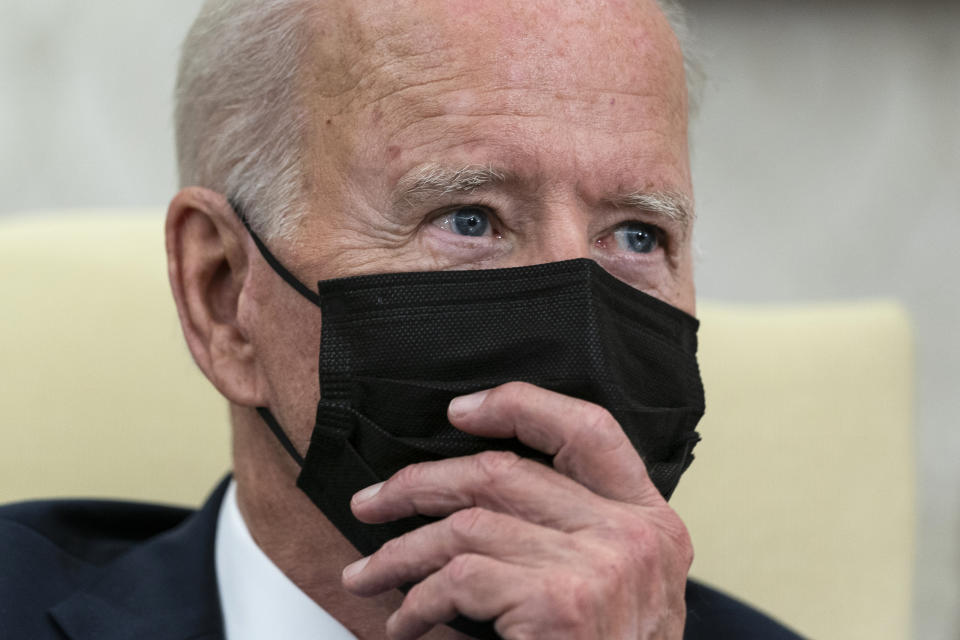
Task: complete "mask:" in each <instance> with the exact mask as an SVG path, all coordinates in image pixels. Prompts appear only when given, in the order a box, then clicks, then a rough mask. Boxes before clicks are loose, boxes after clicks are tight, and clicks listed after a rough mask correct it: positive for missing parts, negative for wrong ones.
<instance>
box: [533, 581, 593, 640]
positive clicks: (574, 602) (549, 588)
mask: <svg viewBox="0 0 960 640" xmlns="http://www.w3.org/2000/svg"><path fill="white" fill-rule="evenodd" d="M544 597H545V603H544V606H545V610H547V611H552V612H556V618H555V620H554V624H556V626H558V627H559V628H561V629H576V628H578V627H579V626H581V625H582V623H583V621H584V619H587V618H588V611H589V610H590V608H591V607H592V603H593V599H594V594H593V590H592V589H591V588H590V585H588V584H587V583H586V582H585V581H584V580H583V579H582V578H581V577H580V576H578V575H567V576H564V577H563V578H557V579H553V580H550V581H548V582H547V583H546V584H545V587H544Z"/></svg>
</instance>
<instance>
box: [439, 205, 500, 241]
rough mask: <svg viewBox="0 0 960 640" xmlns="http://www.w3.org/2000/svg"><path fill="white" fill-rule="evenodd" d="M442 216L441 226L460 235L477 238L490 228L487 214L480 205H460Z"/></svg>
mask: <svg viewBox="0 0 960 640" xmlns="http://www.w3.org/2000/svg"><path fill="white" fill-rule="evenodd" d="M444 218H445V219H444V224H443V225H442V226H443V227H445V228H447V229H449V230H451V231H453V232H454V233H457V234H459V235H461V236H470V237H473V238H479V237H480V236H483V235H484V234H486V232H487V229H489V228H490V219H489V216H488V215H487V212H486V211H484V210H483V209H481V208H480V207H460V208H459V209H456V210H454V211H452V212H450V213H448V214H447V215H446V216H444Z"/></svg>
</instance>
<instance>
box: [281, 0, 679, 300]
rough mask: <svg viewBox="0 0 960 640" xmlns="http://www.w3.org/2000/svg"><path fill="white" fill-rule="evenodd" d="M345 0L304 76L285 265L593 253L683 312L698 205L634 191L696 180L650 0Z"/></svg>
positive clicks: (667, 48)
mask: <svg viewBox="0 0 960 640" xmlns="http://www.w3.org/2000/svg"><path fill="white" fill-rule="evenodd" d="M347 4H348V5H351V6H348V7H345V8H344V9H343V12H344V15H342V16H340V17H339V18H338V19H337V22H338V23H339V24H338V27H337V28H336V29H334V28H332V27H331V28H325V25H324V21H321V22H320V24H319V25H318V26H317V27H316V28H317V31H318V37H317V39H316V46H315V49H314V51H313V52H312V56H313V62H312V63H311V65H310V68H309V71H308V73H307V74H306V76H307V77H306V78H305V79H304V86H305V91H306V93H307V95H308V99H309V103H310V105H311V107H312V112H313V113H315V114H316V115H315V118H314V122H313V124H314V133H313V138H312V140H311V144H310V147H311V148H312V150H313V153H312V154H311V155H310V157H309V158H308V159H307V162H308V166H309V167H310V175H311V176H312V179H313V181H314V183H313V189H312V193H311V194H310V198H309V200H310V203H311V206H312V211H310V212H309V214H308V215H307V216H306V219H305V223H304V225H303V226H302V229H301V231H300V234H299V236H298V238H297V242H296V243H295V244H294V245H293V246H291V247H287V248H285V249H284V251H283V253H284V257H285V258H286V259H287V260H288V261H289V262H290V263H291V264H292V266H293V267H294V270H295V272H296V273H298V274H300V275H302V276H303V277H304V279H305V280H307V281H311V280H317V279H327V278H333V277H340V276H346V275H356V274H366V273H376V272H388V271H419V270H440V269H474V268H495V267H510V266H518V265H527V264H536V263H541V262H549V261H554V260H563V259H568V258H576V257H589V258H593V259H594V260H596V261H597V262H598V263H600V264H601V265H602V266H603V267H604V268H605V269H607V270H608V271H609V272H611V273H612V274H614V275H616V276H617V277H619V278H620V279H622V280H624V281H626V282H628V283H630V284H632V285H634V286H635V287H637V288H639V289H641V290H643V291H646V292H648V293H650V294H651V295H654V296H656V297H659V298H661V299H663V300H665V301H667V302H669V303H671V304H673V305H675V306H678V307H680V308H682V309H684V310H686V311H688V312H691V313H692V312H693V307H694V292H693V281H692V272H691V271H692V270H691V259H690V229H689V222H691V221H690V220H683V219H678V218H680V217H681V216H673V219H672V218H671V217H669V216H666V215H663V213H658V212H657V211H655V210H654V209H656V207H651V206H649V199H645V198H644V197H642V196H644V195H650V194H659V195H660V196H661V197H662V199H663V198H665V199H666V201H667V202H668V203H672V204H682V201H683V200H684V199H687V200H689V199H690V192H691V186H690V172H689V163H688V155H687V141H686V114H687V105H686V88H685V85H684V77H683V63H682V55H681V53H680V50H679V47H678V44H677V43H676V40H675V38H674V36H673V34H672V32H671V31H670V28H669V26H668V24H667V22H666V20H665V18H664V17H663V16H662V14H661V13H660V12H659V10H657V9H656V8H655V6H654V3H652V2H645V1H642V0H638V1H634V2H628V1H624V2H612V1H611V2H591V3H579V2H557V1H556V0H549V1H546V2H531V1H530V0H524V1H516V2H497V3H475V2H466V1H464V2H450V1H449V0H442V1H439V0H438V1H436V2H415V3H413V2H411V3H406V2H392V3H371V4H370V6H366V5H364V4H363V3H357V4H353V3H347ZM345 70H346V73H344V71H345ZM638 195H640V196H641V197H638ZM686 213H687V214H688V215H689V214H692V212H690V211H687V212H686Z"/></svg>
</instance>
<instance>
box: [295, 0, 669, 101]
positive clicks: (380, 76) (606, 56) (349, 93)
mask: <svg viewBox="0 0 960 640" xmlns="http://www.w3.org/2000/svg"><path fill="white" fill-rule="evenodd" d="M316 31H317V38H316V40H315V51H314V55H313V60H312V61H311V65H312V68H311V73H310V74H309V77H308V82H309V83H310V85H311V86H310V88H309V90H310V92H311V93H312V94H313V95H315V96H317V97H318V98H320V97H322V98H325V99H326V100H327V101H330V102H331V104H327V105H324V106H326V107H327V108H325V109H323V110H324V111H326V112H328V113H329V112H330V111H331V109H330V108H331V107H334V104H335V105H336V106H335V112H341V113H343V112H346V111H348V110H350V109H351V108H353V109H356V108H362V106H364V105H370V104H372V103H374V102H378V101H384V100H385V99H386V98H389V97H391V96H396V97H398V98H402V97H403V93H404V92H411V93H416V92H415V89H417V88H418V87H419V88H425V87H429V85H430V84H432V83H438V84H443V83H451V82H458V81H464V80H468V81H469V82H470V83H471V84H472V85H473V86H475V87H486V88H488V89H493V90H496V89H508V88H511V87H513V88H523V89H526V90H530V89H542V90H543V91H569V92H581V93H582V94H583V95H590V94H598V95H599V94H601V93H603V94H616V93H623V94H626V95H636V94H653V93H659V94H660V95H661V96H662V99H663V100H664V101H665V103H667V104H669V106H670V108H671V109H673V108H676V109H678V110H681V111H682V113H683V114H685V109H686V87H685V84H684V80H683V56H682V52H681V50H680V46H679V43H678V42H677V40H676V38H675V36H674V34H673V33H672V31H671V30H670V26H669V24H668V22H667V20H666V18H665V16H664V15H663V14H662V12H661V11H660V9H659V7H657V5H656V3H655V2H653V0H591V1H578V0H499V1H490V2H476V1H475V0H418V1H412V0H408V1H389V0H386V1H384V0H380V1H371V2H343V3H340V4H338V5H337V6H336V7H335V8H333V7H332V8H331V11H330V12H327V14H326V16H325V17H324V18H323V19H321V20H319V21H318V22H317V23H316Z"/></svg>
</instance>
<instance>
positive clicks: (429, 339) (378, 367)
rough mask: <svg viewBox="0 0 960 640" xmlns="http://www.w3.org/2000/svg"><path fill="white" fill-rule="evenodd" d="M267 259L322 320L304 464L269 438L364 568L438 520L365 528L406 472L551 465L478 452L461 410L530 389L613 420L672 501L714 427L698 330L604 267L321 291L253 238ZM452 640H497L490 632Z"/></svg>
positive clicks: (345, 284) (483, 627)
mask: <svg viewBox="0 0 960 640" xmlns="http://www.w3.org/2000/svg"><path fill="white" fill-rule="evenodd" d="M251 234H252V235H253V238H254V240H255V242H256V243H257V246H258V247H259V249H260V251H261V253H262V254H263V255H264V258H265V259H266V260H267V262H268V263H269V264H270V265H271V267H272V268H273V269H274V270H275V271H276V272H277V273H278V274H279V275H280V276H281V277H282V278H284V279H285V280H286V281H287V282H288V283H290V284H291V286H293V287H294V288H295V289H297V290H298V291H299V292H300V293H301V294H303V295H304V297H306V298H307V299H309V300H310V301H311V302H313V303H314V304H316V305H317V306H318V307H320V313H319V317H318V321H322V326H321V339H320V345H319V381H318V382H319V385H320V401H319V403H318V406H317V414H316V422H315V426H314V429H313V433H312V436H311V439H310V444H309V447H308V448H307V452H306V456H305V457H303V458H301V456H300V454H299V453H298V452H297V451H296V449H295V448H294V447H293V445H292V444H291V443H290V441H289V438H288V437H287V436H286V432H285V431H284V430H283V428H282V426H281V425H279V424H278V422H277V421H276V419H275V418H274V416H273V414H272V413H271V412H270V411H269V409H268V408H265V407H261V408H259V409H258V411H259V413H260V415H261V416H262V417H263V419H264V420H265V422H266V423H267V425H268V426H269V427H270V428H271V430H272V431H273V432H274V434H275V435H276V436H277V437H278V438H279V439H280V441H281V443H282V444H283V446H284V447H285V448H286V449H287V451H288V452H290V454H291V456H293V457H294V459H295V460H297V462H298V463H299V464H300V465H301V472H300V474H299V476H298V478H297V486H298V487H300V489H301V490H303V491H304V493H306V494H307V496H309V497H310V499H311V500H312V501H313V503H314V504H315V505H316V506H317V507H318V508H320V509H321V511H323V513H324V514H325V515H326V517H327V518H328V519H329V520H330V521H331V522H332V523H333V524H334V525H335V526H336V527H337V528H338V529H339V530H340V532H341V533H342V534H343V535H344V536H345V537H346V538H347V539H348V540H349V541H350V542H351V543H352V544H353V545H354V546H355V547H356V548H357V549H358V550H359V551H360V552H361V553H362V554H364V555H369V554H371V553H373V552H374V551H376V550H377V549H379V548H380V546H381V545H382V544H383V543H384V542H386V541H387V540H390V539H391V538H395V537H398V536H401V535H403V534H404V533H407V532H409V531H412V530H413V529H415V528H417V527H419V526H421V525H423V524H426V523H428V522H432V521H433V520H434V519H432V518H427V517H421V516H416V517H412V518H406V519H403V520H399V521H395V522H391V523H386V524H380V525H367V524H363V523H361V522H360V521H358V520H357V519H356V518H355V517H354V516H353V514H352V513H351V511H350V498H351V496H352V495H353V494H354V493H356V492H357V491H359V490H361V489H363V488H365V487H367V486H369V485H371V484H375V483H377V482H380V481H383V480H386V479H387V478H389V477H390V476H391V475H393V474H394V473H396V472H397V471H399V470H400V469H402V468H403V467H405V466H407V465H409V464H412V463H416V462H425V461H431V460H440V459H444V458H451V457H457V456H468V455H472V454H476V453H479V452H481V451H487V450H508V451H513V452H515V453H517V454H519V455H522V456H527V457H530V458H533V459H536V460H539V461H541V462H543V463H545V464H550V463H551V460H550V459H549V458H548V456H546V455H545V454H543V453H541V452H538V451H535V450H533V449H530V448H529V447H526V446H525V445H523V444H522V443H520V442H519V441H517V440H515V439H491V438H482V437H478V436H474V435H471V434H467V433H464V432H462V431H459V430H457V429H456V428H454V427H453V426H452V425H451V424H450V423H449V422H448V421H447V418H446V411H447V406H448V404H449V403H450V401H451V400H452V399H453V398H455V397H457V396H460V395H464V394H468V393H473V392H475V391H481V390H484V389H489V388H491V387H495V386H497V385H500V384H504V383H506V382H511V381H524V382H529V383H531V384H535V385H537V386H540V387H543V388H546V389H550V390H553V391H557V392H559V393H563V394H566V395H570V396H573V397H576V398H581V399H583V400H586V401H589V402H592V403H595V404H598V405H600V406H602V407H605V408H606V409H607V410H608V411H610V413H611V414H612V415H613V416H614V418H615V419H616V420H617V422H618V423H619V424H620V426H621V427H622V428H623V430H624V432H625V433H626V435H627V437H628V438H629V439H630V442H631V443H632V444H633V446H634V447H635V448H636V450H637V451H638V452H639V453H640V455H641V457H642V458H643V460H644V462H645V463H646V465H647V470H648V473H649V475H650V478H651V480H652V481H653V483H654V484H655V485H656V487H657V489H658V490H659V491H660V493H661V494H662V495H663V496H664V497H665V498H668V499H669V497H670V495H671V494H672V492H673V490H674V488H675V487H676V485H677V482H678V480H679V479H680V476H681V474H682V473H683V471H684V470H686V468H687V467H688V466H689V465H690V463H691V462H692V460H693V453H692V451H693V448H694V445H695V444H696V443H697V441H698V440H699V435H698V434H697V432H696V430H695V429H696V425H697V422H698V421H699V420H700V418H701V416H702V415H703V412H704V394H703V386H702V383H701V380H700V372H699V368H698V365H697V360H696V351H697V328H698V325H699V323H698V321H697V319H696V318H694V317H693V316H691V315H689V314H687V313H685V312H683V311H681V310H679V309H677V308H675V307H673V306H671V305H669V304H667V303H665V302H663V301H661V300H658V299H656V298H654V297H652V296H650V295H647V294H645V293H643V292H641V291H638V290H636V289H634V288H633V287H631V286H629V285H627V284H625V283H623V282H621V281H620V280H618V279H617V278H615V277H614V276H612V275H610V274H609V273H607V272H606V271H605V270H604V269H603V268H602V267H600V266H599V265H598V264H597V263H596V262H594V261H592V260H588V259H575V260H567V261H563V262H553V263H547V264H540V265H533V266H525V267H514V268H506V269H484V270H473V271H434V272H422V273H389V274H377V275H365V276H354V277H348V278H340V279H336V280H327V281H321V282H319V283H318V285H317V289H316V290H311V289H309V288H308V287H306V286H305V285H304V284H302V283H301V282H300V281H299V280H297V279H296V278H295V277H294V276H293V275H292V274H291V273H290V272H289V271H287V270H286V269H285V268H284V267H283V265H282V264H281V263H280V262H279V261H278V260H277V259H276V258H275V257H274V256H273V255H272V254H271V253H270V252H269V250H268V248H267V247H266V245H264V244H263V242H261V241H260V239H259V238H258V237H257V236H256V235H255V234H253V232H252V231H251ZM451 626H453V627H454V628H456V629H458V630H460V631H462V632H464V633H468V634H470V635H473V636H474V637H478V638H487V637H490V638H496V637H497V635H496V634H495V632H494V631H493V627H492V625H491V624H489V623H476V622H473V621H470V620H467V619H464V618H458V619H457V620H456V621H454V622H453V623H451Z"/></svg>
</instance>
